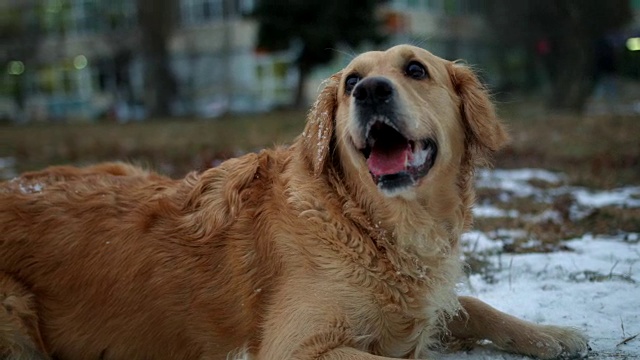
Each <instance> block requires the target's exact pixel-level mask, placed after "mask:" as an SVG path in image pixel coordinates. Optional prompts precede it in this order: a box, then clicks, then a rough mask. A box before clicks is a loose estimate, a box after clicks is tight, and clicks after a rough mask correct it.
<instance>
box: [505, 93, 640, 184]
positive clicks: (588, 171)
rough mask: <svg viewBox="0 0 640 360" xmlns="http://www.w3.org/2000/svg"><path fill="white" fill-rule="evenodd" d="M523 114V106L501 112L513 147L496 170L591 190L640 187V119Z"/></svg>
mask: <svg viewBox="0 0 640 360" xmlns="http://www.w3.org/2000/svg"><path fill="white" fill-rule="evenodd" d="M523 112H524V111H523V106H522V105H511V106H509V105H505V106H503V107H502V111H501V116H502V117H503V118H504V119H505V120H506V122H507V124H508V125H509V127H510V128H511V129H510V130H511V134H512V137H513V141H512V143H511V146H509V147H508V148H507V149H506V150H505V151H503V152H501V153H500V154H498V156H497V157H496V167H504V168H516V167H539V168H545V169H549V170H553V171H559V172H562V173H565V174H567V175H568V176H569V182H570V183H571V184H573V185H581V186H587V187H594V188H613V187H617V186H622V185H630V184H640V140H639V138H640V116H575V115H558V114H545V113H544V112H543V111H535V110H532V111H531V113H529V114H523Z"/></svg>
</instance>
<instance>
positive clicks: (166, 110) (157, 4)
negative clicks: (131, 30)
mask: <svg viewBox="0 0 640 360" xmlns="http://www.w3.org/2000/svg"><path fill="white" fill-rule="evenodd" d="M178 5H179V4H178V1H177V0H137V7H138V24H139V26H140V31H141V50H142V54H143V57H144V63H145V74H144V75H145V76H144V78H145V96H144V97H145V99H144V102H145V106H146V108H147V111H148V112H149V114H148V115H150V116H152V117H163V116H168V115H170V114H171V103H172V101H173V98H174V96H175V94H176V92H177V89H176V87H177V84H176V79H175V77H174V74H173V72H172V70H171V66H170V58H169V55H170V54H169V38H170V36H171V33H172V32H173V30H174V27H175V25H176V22H177V18H176V16H177V14H178V13H179V11H178Z"/></svg>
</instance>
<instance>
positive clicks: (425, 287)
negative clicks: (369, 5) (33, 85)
mask: <svg viewBox="0 0 640 360" xmlns="http://www.w3.org/2000/svg"><path fill="white" fill-rule="evenodd" d="M507 141H508V135H507V132H506V130H505V127H504V126H503V124H502V123H501V122H500V121H499V120H498V118H497V117H496V114H495V110H494V106H493V104H492V102H491V100H490V98H489V96H488V94H487V91H486V90H485V88H484V87H483V86H482V84H481V83H480V82H479V80H478V79H477V77H476V76H475V75H474V73H473V72H472V71H471V70H470V69H469V68H467V67H465V66H464V65H461V64H459V63H456V62H450V61H447V60H444V59H441V58H439V57H437V56H435V55H433V54H431V53H429V52H428V51H426V50H424V49H421V48H417V47H413V46H409V45H400V46H396V47H393V48H390V49H388V50H386V51H378V52H367V53H364V54H362V55H359V56H357V57H356V58H354V59H353V60H352V61H351V63H350V64H349V65H348V66H347V67H346V68H344V69H343V70H342V71H340V72H338V73H336V74H334V75H333V76H331V77H330V78H329V79H327V80H326V82H325V86H324V88H323V89H322V90H321V92H320V94H319V96H318V99H317V101H316V103H315V104H314V105H313V107H312V109H311V111H310V112H309V114H308V118H307V123H306V125H305V128H304V132H303V133H302V135H300V136H299V137H297V138H296V139H295V140H294V141H293V143H292V144H291V145H290V146H289V147H276V148H274V149H270V150H263V151H261V152H260V153H250V154H247V155H244V156H242V157H239V158H233V159H230V160H227V161H225V162H224V163H222V164H221V165H220V166H218V167H216V168H213V169H208V170H206V171H203V172H201V173H191V174H189V175H187V176H186V177H185V178H184V179H181V180H173V179H170V178H167V177H164V176H162V175H159V174H156V173H154V172H151V171H147V170H145V169H142V168H138V167H135V166H132V165H127V164H123V163H106V164H99V165H95V166H90V167H87V168H75V167H64V166H63V167H51V168H48V169H45V170H43V171H39V172H33V173H27V174H24V175H22V176H20V177H18V178H16V179H14V180H11V181H7V182H4V183H2V185H1V186H0V304H1V305H2V306H0V354H1V355H0V357H2V356H4V358H9V359H32V358H33V359H69V360H73V359H228V358H234V357H237V358H245V359H267V360H269V359H277V360H279V359H361V360H365V359H370V360H373V359H396V358H418V357H432V356H433V355H434V354H435V353H436V352H438V351H455V350H459V349H463V348H467V347H469V346H472V345H474V344H476V343H478V342H480V341H484V340H489V341H491V342H493V343H494V344H495V345H496V346H498V347H500V348H502V349H503V350H505V351H508V352H512V353H519V354H525V355H529V356H533V357H538V358H542V359H552V358H559V357H574V356H576V357H580V356H585V355H586V354H587V352H588V344H587V338H586V337H585V336H584V335H583V334H582V333H580V332H579V331H577V330H575V329H572V328H565V327H558V326H551V325H539V324H534V323H530V322H526V321H524V320H520V319H517V318H515V317H512V316H510V315H507V314H505V313H502V312H500V311H498V310H496V309H494V308H492V307H490V306H489V305H487V304H485V303H483V302H481V301H480V300H478V299H475V298H471V297H458V296H457V295H456V292H455V285H456V283H457V281H458V280H459V277H460V275H461V273H462V269H463V263H462V261H461V259H460V258H461V257H460V256H461V254H460V249H459V239H460V236H461V234H462V233H463V232H464V231H466V230H468V229H469V228H470V227H471V225H472V213H471V208H472V205H473V202H474V189H473V182H474V169H475V168H476V166H478V165H482V164H485V163H487V161H488V160H489V159H490V156H491V154H492V153H493V152H495V151H497V150H498V149H500V148H501V147H502V146H503V145H505V144H506V142H507Z"/></svg>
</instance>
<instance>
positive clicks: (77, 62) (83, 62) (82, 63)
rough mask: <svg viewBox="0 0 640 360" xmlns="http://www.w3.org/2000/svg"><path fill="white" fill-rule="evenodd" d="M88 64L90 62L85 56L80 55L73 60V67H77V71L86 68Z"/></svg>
mask: <svg viewBox="0 0 640 360" xmlns="http://www.w3.org/2000/svg"><path fill="white" fill-rule="evenodd" d="M88 63H89V62H88V61H87V57H86V56H84V55H78V56H76V57H75V58H73V67H75V68H76V69H77V70H82V69H84V68H86V67H87V64H88Z"/></svg>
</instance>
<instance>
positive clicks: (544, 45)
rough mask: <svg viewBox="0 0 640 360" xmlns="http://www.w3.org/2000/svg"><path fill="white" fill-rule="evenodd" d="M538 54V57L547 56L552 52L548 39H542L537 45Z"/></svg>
mask: <svg viewBox="0 0 640 360" xmlns="http://www.w3.org/2000/svg"><path fill="white" fill-rule="evenodd" d="M536 52H537V53H538V55H547V54H549V53H550V52H551V44H549V41H548V40H547V39H540V40H538V42H537V43H536Z"/></svg>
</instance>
